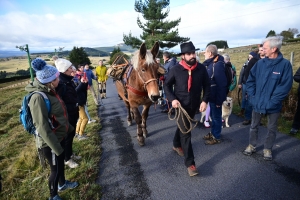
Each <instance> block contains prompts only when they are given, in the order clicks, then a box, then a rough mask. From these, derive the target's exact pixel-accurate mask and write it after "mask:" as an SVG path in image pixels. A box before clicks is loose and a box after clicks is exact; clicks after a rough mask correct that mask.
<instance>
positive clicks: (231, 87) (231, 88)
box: [229, 63, 237, 92]
mask: <svg viewBox="0 0 300 200" xmlns="http://www.w3.org/2000/svg"><path fill="white" fill-rule="evenodd" d="M231 65H232V69H233V71H234V72H235V73H236V69H235V66H234V65H233V64H232V63H231ZM236 84H237V80H236V75H235V76H234V78H233V82H232V83H231V85H230V86H229V91H230V92H231V91H232V90H234V89H235V87H236Z"/></svg>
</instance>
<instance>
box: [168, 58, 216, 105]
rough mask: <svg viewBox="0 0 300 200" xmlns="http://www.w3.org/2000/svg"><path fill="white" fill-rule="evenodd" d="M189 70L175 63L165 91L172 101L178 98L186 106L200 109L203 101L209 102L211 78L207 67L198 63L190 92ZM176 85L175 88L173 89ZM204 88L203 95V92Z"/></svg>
mask: <svg viewBox="0 0 300 200" xmlns="http://www.w3.org/2000/svg"><path fill="white" fill-rule="evenodd" d="M188 78H189V75H188V71H187V70H186V69H185V68H183V67H182V66H181V65H180V64H179V63H178V64H176V65H174V66H173V67H172V68H171V69H170V71H169V73H168V76H167V78H166V80H165V84H164V91H165V93H166V96H167V99H168V100H169V101H170V102H172V101H173V100H175V99H177V100H178V101H179V102H180V104H181V106H182V107H184V108H191V109H192V110H194V109H198V108H199V106H200V103H201V102H202V101H204V102H206V103H207V102H208V97H209V93H210V80H209V77H208V74H207V70H206V68H205V67H204V66H203V65H202V64H200V63H198V65H197V67H196V69H194V70H193V71H192V86H191V88H190V92H188ZM173 85H174V90H173ZM202 90H203V97H202V98H201V93H202Z"/></svg>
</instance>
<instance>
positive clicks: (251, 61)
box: [243, 51, 258, 125]
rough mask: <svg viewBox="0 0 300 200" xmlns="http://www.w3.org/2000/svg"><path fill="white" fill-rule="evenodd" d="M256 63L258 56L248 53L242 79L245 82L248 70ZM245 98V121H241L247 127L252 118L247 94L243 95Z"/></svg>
mask: <svg viewBox="0 0 300 200" xmlns="http://www.w3.org/2000/svg"><path fill="white" fill-rule="evenodd" d="M257 61H258V55H257V54H256V53H255V52H253V51H252V52H250V53H249V62H248V65H247V67H246V68H245V69H244V79H245V80H246V81H247V79H248V76H249V73H250V70H251V69H252V67H253V66H254V65H255V63H256V62H257ZM245 95H246V96H245V98H246V102H245V103H246V105H245V121H243V125H249V124H251V118H252V106H251V104H250V103H249V101H248V97H247V94H245Z"/></svg>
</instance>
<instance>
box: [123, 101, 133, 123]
mask: <svg viewBox="0 0 300 200" xmlns="http://www.w3.org/2000/svg"><path fill="white" fill-rule="evenodd" d="M124 103H125V106H126V108H127V125H128V126H131V124H132V118H131V111H130V104H129V102H128V101H125V100H124Z"/></svg>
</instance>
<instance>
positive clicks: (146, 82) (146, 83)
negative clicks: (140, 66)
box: [136, 67, 157, 91]
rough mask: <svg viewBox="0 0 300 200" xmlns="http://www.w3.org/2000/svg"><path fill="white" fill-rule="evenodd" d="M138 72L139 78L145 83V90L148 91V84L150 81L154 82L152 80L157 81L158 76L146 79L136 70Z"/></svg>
mask: <svg viewBox="0 0 300 200" xmlns="http://www.w3.org/2000/svg"><path fill="white" fill-rule="evenodd" d="M151 70H152V67H151ZM136 72H137V74H138V75H139V78H140V79H141V80H142V82H143V84H144V90H145V91H147V89H146V86H147V85H148V83H150V82H152V81H157V79H156V78H151V79H149V80H147V81H145V80H144V79H143V78H142V76H141V75H140V73H139V71H138V70H136ZM152 72H153V70H152Z"/></svg>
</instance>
